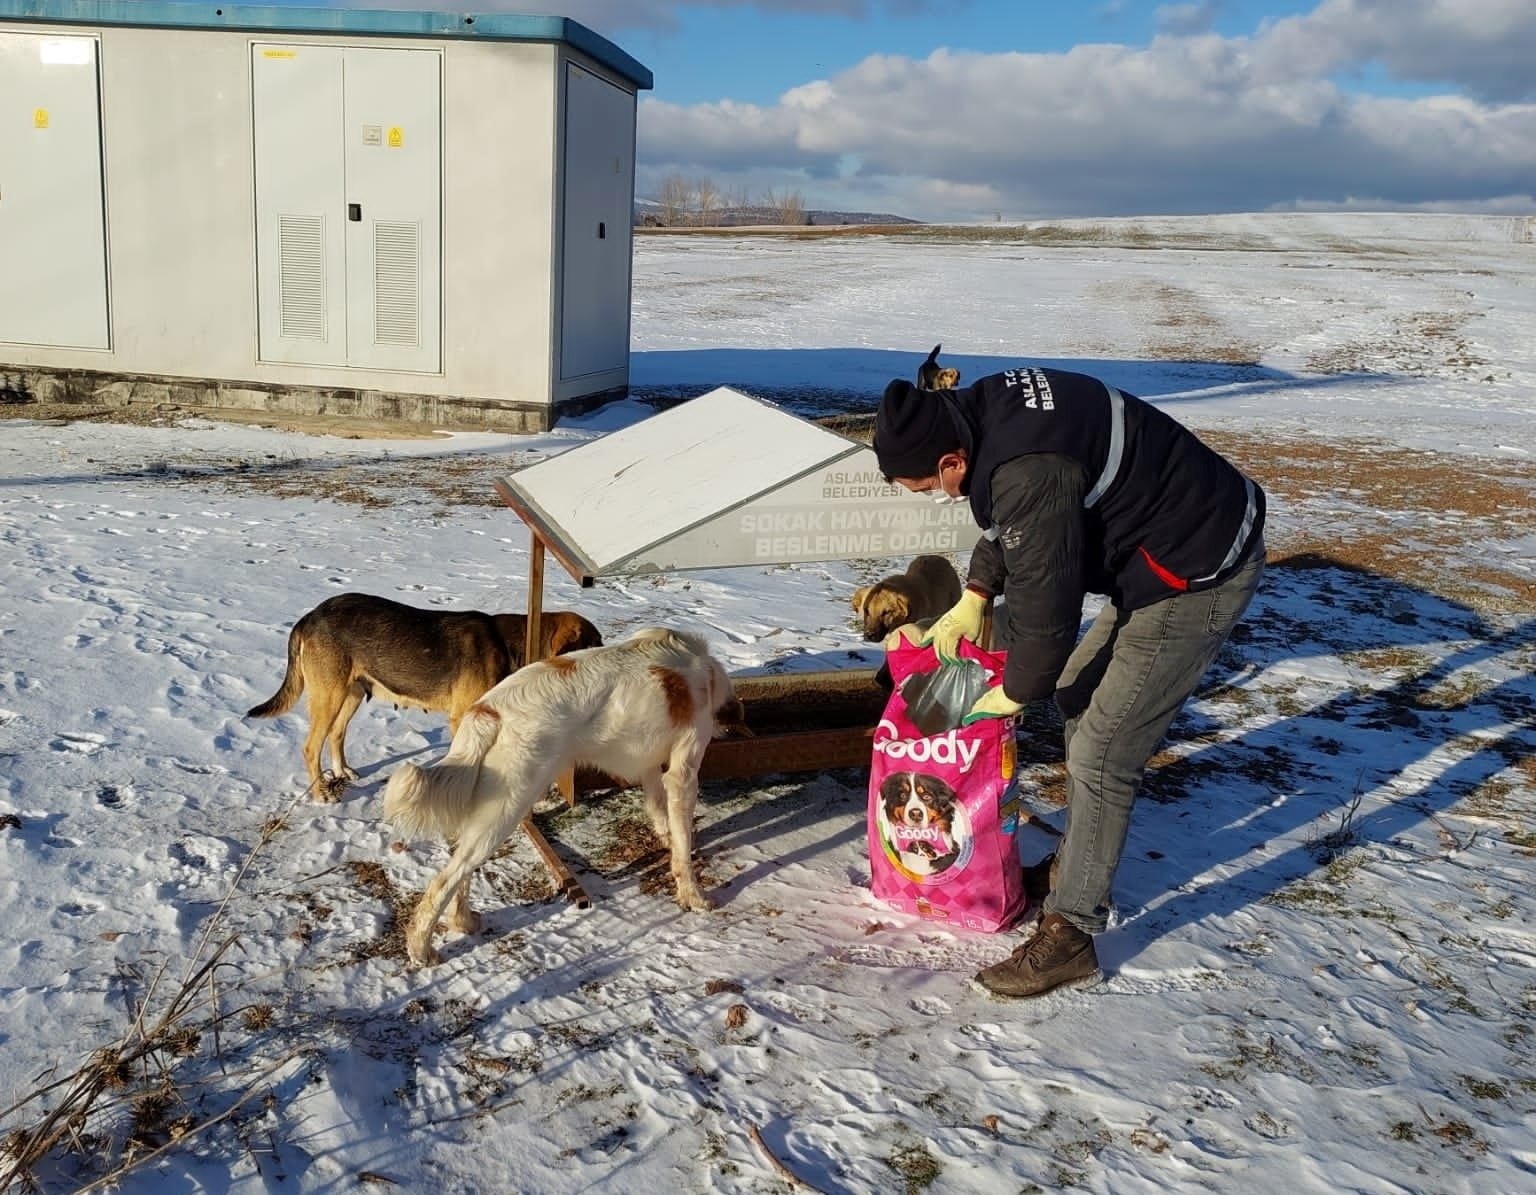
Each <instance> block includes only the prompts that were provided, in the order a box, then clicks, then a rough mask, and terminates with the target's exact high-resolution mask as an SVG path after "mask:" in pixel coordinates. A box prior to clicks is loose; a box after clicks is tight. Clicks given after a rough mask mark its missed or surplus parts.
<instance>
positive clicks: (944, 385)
mask: <svg viewBox="0 0 1536 1195" xmlns="http://www.w3.org/2000/svg"><path fill="white" fill-rule="evenodd" d="M943 347H944V346H943V345H942V344H936V345H934V346H933V352H931V353H929V354H928V359H927V360H925V361H924V362H923V363H922V364H921V365H919V366H918V367H917V388H918V389H919V390H953V389H955V388H956V387H957V386H959V385H960V371H959V370H958V369H953V368H951V367H950V366H948V365H940V364H939V350H940V349H941V348H943Z"/></svg>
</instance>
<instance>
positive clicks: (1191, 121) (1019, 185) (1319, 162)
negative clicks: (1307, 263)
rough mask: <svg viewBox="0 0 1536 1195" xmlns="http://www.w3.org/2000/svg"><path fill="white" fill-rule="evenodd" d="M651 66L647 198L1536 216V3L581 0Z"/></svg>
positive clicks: (591, 20)
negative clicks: (705, 190)
mask: <svg viewBox="0 0 1536 1195" xmlns="http://www.w3.org/2000/svg"><path fill="white" fill-rule="evenodd" d="M385 3H387V4H388V5H389V6H393V7H402V8H405V7H417V8H433V7H436V8H454V9H457V8H460V7H471V8H474V9H475V10H495V11H503V12H541V13H557V14H559V15H565V16H569V17H572V18H574V19H576V20H579V21H581V22H583V23H584V24H586V25H588V26H590V27H591V28H592V29H594V30H596V31H597V32H599V33H602V34H603V35H605V36H606V37H608V38H609V39H611V40H612V41H614V42H615V43H616V44H618V45H619V46H620V47H621V48H623V49H624V50H626V51H627V52H628V53H630V54H631V55H633V56H634V57H635V58H637V59H639V60H640V61H641V62H643V63H644V64H645V65H646V66H647V67H649V68H650V69H651V71H652V72H653V74H654V75H655V79H656V86H655V89H654V90H653V91H652V92H649V93H646V94H644V95H642V97H641V100H640V107H639V114H638V136H639V149H638V167H637V180H636V190H637V193H638V194H639V195H640V196H641V197H654V196H655V195H657V194H659V193H660V190H661V188H662V186H663V185H664V183H665V182H666V181H667V180H668V179H683V180H693V181H697V180H700V179H707V180H708V181H709V183H710V184H711V185H712V186H713V187H714V188H715V189H716V190H718V191H720V192H723V193H725V194H727V195H730V196H734V197H738V198H750V199H758V198H761V197H762V195H763V194H764V193H765V192H767V191H769V190H772V191H775V192H778V193H783V192H786V191H791V192H797V193H798V194H799V195H800V196H801V198H802V199H803V200H804V202H805V204H806V206H808V207H813V208H833V209H843V210H852V209H860V210H872V211H882V212H891V213H895V214H898V215H906V216H912V217H915V218H919V219H929V220H975V219H994V218H998V217H1001V218H1004V219H1032V218H1062V217H1069V216H1084V217H1093V216H1106V215H1153V214H1184V213H1204V212H1231V211H1269V210H1292V209H1303V210H1336V209H1337V210H1414V209H1423V210H1436V211H1443V210H1451V211H1468V212H1493V213H1510V214H1527V213H1532V212H1536V67H1533V66H1532V65H1531V64H1532V63H1536V0H1297V2H1283V0H1268V2H1264V0H1188V2H1183V3H1151V2H1145V0H1085V2H1083V3H1072V2H1070V0H1060V2H1041V0H776V2H772V3H769V2H767V0H761V2H759V0H561V2H558V3H544V4H541V3H538V2H537V0H535V2H533V3H516V2H501V0H491V2H490V3H487V4H481V5H478V6H474V5H472V4H471V5H457V4H442V3H434V2H433V0H427V2H426V3H418V4H412V3H410V0H385Z"/></svg>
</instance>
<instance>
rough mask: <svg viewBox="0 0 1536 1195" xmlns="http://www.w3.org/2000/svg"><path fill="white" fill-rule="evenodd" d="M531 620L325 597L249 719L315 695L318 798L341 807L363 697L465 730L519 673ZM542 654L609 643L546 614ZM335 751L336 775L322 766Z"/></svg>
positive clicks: (367, 597) (571, 618)
mask: <svg viewBox="0 0 1536 1195" xmlns="http://www.w3.org/2000/svg"><path fill="white" fill-rule="evenodd" d="M527 626H528V617H527V615H525V614H485V613H483V612H481V611H479V610H420V609H417V608H416V607H415V606H407V605H403V604H402V603H400V602H392V601H390V600H389V599H388V598H381V597H374V596H372V595H371V594H366V593H342V594H338V595H336V596H335V597H330V598H326V599H325V601H323V602H321V603H320V604H319V605H318V606H316V607H315V608H314V609H313V610H311V611H310V612H309V613H308V614H306V615H304V617H302V618H301V619H299V621H298V622H296V623H294V624H293V630H292V631H290V632H289V634H288V671H287V673H286V675H284V677H283V684H282V687H281V688H280V689H278V691H277V692H276V693H275V694H273V696H272V697H271V698H270V699H268V700H267V701H264V702H262V703H261V704H260V705H258V706H256V707H255V708H253V709H251V710H248V711H247V712H246V717H248V718H270V717H274V716H275V715H277V714H282V713H287V711H288V710H289V709H291V708H292V706H293V703H294V702H295V701H297V700H298V698H299V694H300V693H303V692H304V691H306V690H308V692H309V736H308V737H307V738H306V739H305V740H304V766H305V768H306V769H307V770H308V772H309V783H310V787H311V789H312V790H313V792H314V797H315V800H317V801H326V800H329V801H334V800H336V799H337V797H338V796H339V795H340V794H341V791H342V790H343V789H344V788H346V785H347V781H348V780H356V779H357V773H356V772H354V771H353V770H352V769H351V768H350V767H348V766H347V756H346V748H345V743H346V737H347V724H348V723H349V722H351V721H352V715H353V714H355V713H357V710H358V707H359V706H360V705H362V703H363V700H364V699H365V698H377V699H379V700H381V701H391V702H394V703H395V704H396V705H410V706H417V707H419V708H421V709H424V710H430V711H434V712H438V713H445V714H447V715H448V719H449V725H450V726H451V727H452V729H453V730H457V729H458V726H459V719H460V718H461V717H463V715H464V711H465V710H467V709H468V708H469V707H470V706H471V705H473V704H474V703H475V701H476V700H478V699H479V698H480V697H481V696H482V695H483V694H485V693H486V692H487V691H488V690H490V689H492V688H494V687H495V685H496V684H497V682H499V681H500V680H502V678H504V677H506V676H508V675H510V674H511V673H512V672H514V671H516V670H517V669H518V668H521V667H522V666H523V664H524V663H525V661H524V659H523V643H524V639H525V636H526V632H527ZM539 640H540V643H539V648H540V654H541V657H542V658H544V659H549V658H550V657H552V656H557V655H563V654H564V653H566V652H568V651H575V650H576V649H578V648H582V647H598V646H601V644H602V642H603V637H602V635H600V634H599V633H598V630H597V628H596V627H594V626H593V625H592V624H591V623H590V622H588V621H587V620H586V619H585V618H583V617H581V615H579V614H572V613H568V612H566V611H560V610H546V611H545V612H544V613H543V615H542V616H541V617H540V620H539ZM327 742H328V743H329V744H330V748H331V768H332V771H331V773H330V774H329V775H327V774H326V773H324V772H322V770H321V767H320V749H321V746H322V744H323V743H327Z"/></svg>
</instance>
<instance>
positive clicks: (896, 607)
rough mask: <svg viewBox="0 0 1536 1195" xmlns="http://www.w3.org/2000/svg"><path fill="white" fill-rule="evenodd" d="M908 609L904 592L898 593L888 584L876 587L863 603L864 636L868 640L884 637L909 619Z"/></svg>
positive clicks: (872, 640) (909, 608) (908, 605)
mask: <svg viewBox="0 0 1536 1195" xmlns="http://www.w3.org/2000/svg"><path fill="white" fill-rule="evenodd" d="M910 611H911V606H910V604H909V603H908V601H907V597H906V594H903V593H898V592H897V591H896V590H894V589H892V588H891V587H890V586H888V585H884V586H879V587H877V590H876V592H875V593H873V594H871V595H870V597H869V600H868V601H866V602H865V604H864V637H865V638H866V639H868V640H869V641H870V642H874V641H875V640H877V639H884V638H885V637H886V636H887V635H889V634H890V633H891V632H892V631H893V630H895V629H896V628H897V627H899V626H901V625H903V624H904V623H906V622H909V621H910V619H909V618H908V614H909V613H910Z"/></svg>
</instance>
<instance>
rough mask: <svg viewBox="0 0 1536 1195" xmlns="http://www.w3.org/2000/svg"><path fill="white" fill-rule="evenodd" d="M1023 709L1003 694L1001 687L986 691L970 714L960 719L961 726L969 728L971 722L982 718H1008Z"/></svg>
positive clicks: (972, 707)
mask: <svg viewBox="0 0 1536 1195" xmlns="http://www.w3.org/2000/svg"><path fill="white" fill-rule="evenodd" d="M1023 708H1024V707H1023V706H1022V705H1020V704H1019V703H1018V702H1017V701H1014V700H1013V699H1012V698H1011V697H1009V696H1008V694H1006V693H1004V692H1003V686H1002V685H998V686H997V688H995V689H988V690H987V691H986V692H985V693H983V694H982V695H981V697H979V698H978V699H977V701H976V704H975V705H973V706H971V712H970V713H968V714H966V716H965V717H963V718H961V719H960V725H961V726H969V725H970V724H971V723H972V722H980V721H981V720H982V719H983V718H1008V717H1011V716H1012V715H1014V714H1016V713H1018V712H1019V711H1020V710H1021V709H1023Z"/></svg>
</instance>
